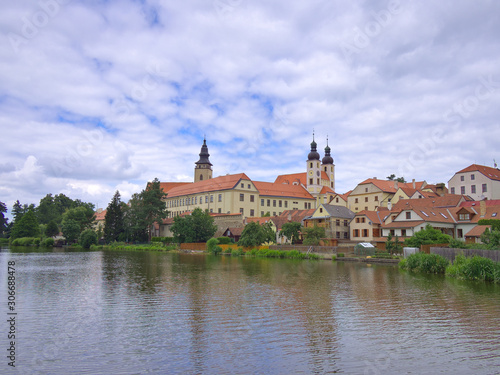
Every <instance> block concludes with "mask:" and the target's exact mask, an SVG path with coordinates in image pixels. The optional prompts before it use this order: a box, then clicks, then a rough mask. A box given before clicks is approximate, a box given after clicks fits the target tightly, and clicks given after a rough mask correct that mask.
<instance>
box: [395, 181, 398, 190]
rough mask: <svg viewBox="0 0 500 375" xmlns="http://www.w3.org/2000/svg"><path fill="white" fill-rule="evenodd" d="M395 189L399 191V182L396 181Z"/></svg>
mask: <svg viewBox="0 0 500 375" xmlns="http://www.w3.org/2000/svg"><path fill="white" fill-rule="evenodd" d="M394 189H396V190H398V182H397V181H394Z"/></svg>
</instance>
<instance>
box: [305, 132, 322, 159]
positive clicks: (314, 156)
mask: <svg viewBox="0 0 500 375" xmlns="http://www.w3.org/2000/svg"><path fill="white" fill-rule="evenodd" d="M317 147H318V145H317V144H316V142H315V141H314V133H313V141H312V142H311V152H310V153H309V155H308V156H307V160H319V153H318V151H317V150H316V149H317Z"/></svg>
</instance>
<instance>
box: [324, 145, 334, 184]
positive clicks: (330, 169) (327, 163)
mask: <svg viewBox="0 0 500 375" xmlns="http://www.w3.org/2000/svg"><path fill="white" fill-rule="evenodd" d="M330 152H331V148H330V146H328V137H326V147H325V157H324V158H323V160H321V169H322V170H323V172H325V173H326V174H327V175H328V178H329V180H330V188H331V189H332V190H335V164H333V158H332V156H331V155H330Z"/></svg>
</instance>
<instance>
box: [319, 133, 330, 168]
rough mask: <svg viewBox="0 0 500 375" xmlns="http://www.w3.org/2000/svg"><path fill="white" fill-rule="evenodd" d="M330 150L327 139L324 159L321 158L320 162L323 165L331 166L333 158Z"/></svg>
mask: <svg viewBox="0 0 500 375" xmlns="http://www.w3.org/2000/svg"><path fill="white" fill-rule="evenodd" d="M331 150H332V149H331V148H330V146H328V138H327V139H326V147H325V157H324V158H323V160H321V163H323V164H333V158H332V156H331V155H330V152H331Z"/></svg>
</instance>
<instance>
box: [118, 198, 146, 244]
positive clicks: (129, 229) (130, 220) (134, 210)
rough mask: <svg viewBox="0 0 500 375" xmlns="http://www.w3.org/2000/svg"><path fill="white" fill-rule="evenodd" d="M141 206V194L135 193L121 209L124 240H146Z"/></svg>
mask: <svg viewBox="0 0 500 375" xmlns="http://www.w3.org/2000/svg"><path fill="white" fill-rule="evenodd" d="M142 206H143V202H142V198H141V195H140V194H139V193H135V194H134V195H132V198H130V200H129V202H128V206H125V207H124V209H123V216H124V223H125V239H126V241H132V242H144V241H147V240H148V232H147V227H146V225H145V224H144V223H143V220H142V211H143V210H142Z"/></svg>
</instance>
